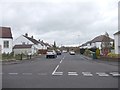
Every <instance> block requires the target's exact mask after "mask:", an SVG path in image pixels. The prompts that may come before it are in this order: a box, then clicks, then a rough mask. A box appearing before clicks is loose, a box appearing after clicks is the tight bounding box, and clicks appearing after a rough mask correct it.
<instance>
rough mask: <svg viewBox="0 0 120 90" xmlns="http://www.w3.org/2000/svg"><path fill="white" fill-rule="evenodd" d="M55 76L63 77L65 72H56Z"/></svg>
mask: <svg viewBox="0 0 120 90" xmlns="http://www.w3.org/2000/svg"><path fill="white" fill-rule="evenodd" d="M53 75H63V72H55V73H54V74H53Z"/></svg>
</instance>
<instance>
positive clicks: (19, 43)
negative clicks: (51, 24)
mask: <svg viewBox="0 0 120 90" xmlns="http://www.w3.org/2000/svg"><path fill="white" fill-rule="evenodd" d="M31 45H32V46H31ZM13 46H14V47H13V49H14V51H15V52H14V53H18V52H17V51H18V48H19V49H21V50H23V49H25V50H26V52H29V51H30V49H31V53H32V54H35V53H38V51H39V50H41V49H42V50H43V49H45V47H44V45H43V44H41V43H40V41H37V40H36V39H34V37H33V36H31V37H29V36H28V34H27V33H26V34H25V35H21V36H20V37H18V38H17V39H16V40H14V42H13ZM28 46H29V49H28V48H27V47H28ZM30 46H31V47H30ZM15 49H17V50H15ZM21 50H20V51H21ZM25 50H24V51H25Z"/></svg>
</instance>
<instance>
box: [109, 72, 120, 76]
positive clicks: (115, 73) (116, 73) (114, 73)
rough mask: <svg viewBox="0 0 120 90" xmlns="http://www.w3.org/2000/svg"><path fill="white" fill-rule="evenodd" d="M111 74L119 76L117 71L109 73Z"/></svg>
mask: <svg viewBox="0 0 120 90" xmlns="http://www.w3.org/2000/svg"><path fill="white" fill-rule="evenodd" d="M110 74H111V75H112V76H120V73H118V72H111V73H110Z"/></svg>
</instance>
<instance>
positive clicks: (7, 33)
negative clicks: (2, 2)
mask: <svg viewBox="0 0 120 90" xmlns="http://www.w3.org/2000/svg"><path fill="white" fill-rule="evenodd" d="M12 43H13V37H12V33H11V28H10V27H0V52H1V53H11V52H12Z"/></svg>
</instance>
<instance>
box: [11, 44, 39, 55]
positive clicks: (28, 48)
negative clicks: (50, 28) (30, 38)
mask: <svg viewBox="0 0 120 90" xmlns="http://www.w3.org/2000/svg"><path fill="white" fill-rule="evenodd" d="M13 51H14V55H16V54H22V53H23V54H25V55H28V54H29V53H31V54H32V55H33V54H34V53H36V52H37V50H36V48H35V46H34V45H33V44H29V45H15V46H14V47H13Z"/></svg>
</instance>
